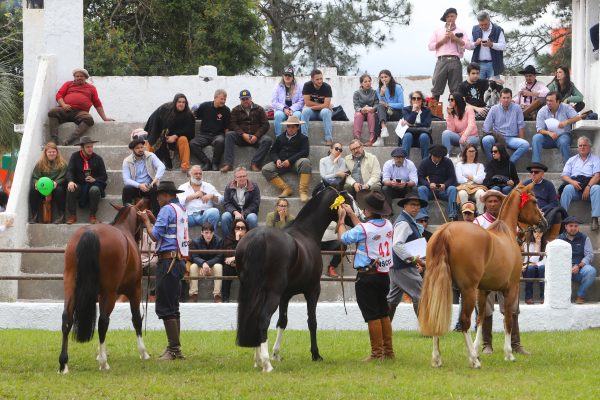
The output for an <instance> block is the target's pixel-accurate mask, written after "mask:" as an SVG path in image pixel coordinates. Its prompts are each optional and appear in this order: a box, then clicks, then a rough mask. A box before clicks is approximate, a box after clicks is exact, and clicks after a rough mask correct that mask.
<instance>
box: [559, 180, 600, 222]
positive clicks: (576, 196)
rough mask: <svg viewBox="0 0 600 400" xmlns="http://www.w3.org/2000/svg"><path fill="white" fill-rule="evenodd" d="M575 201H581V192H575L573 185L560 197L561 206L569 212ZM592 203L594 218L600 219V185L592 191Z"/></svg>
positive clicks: (593, 187)
mask: <svg viewBox="0 0 600 400" xmlns="http://www.w3.org/2000/svg"><path fill="white" fill-rule="evenodd" d="M573 200H581V192H578V191H577V190H575V188H574V187H573V185H567V186H565V188H564V190H563V192H562V194H561V195H560V206H561V207H562V208H564V209H565V210H567V212H569V206H570V205H571V201H573ZM590 202H591V203H592V217H600V185H594V186H592V188H591V189H590Z"/></svg>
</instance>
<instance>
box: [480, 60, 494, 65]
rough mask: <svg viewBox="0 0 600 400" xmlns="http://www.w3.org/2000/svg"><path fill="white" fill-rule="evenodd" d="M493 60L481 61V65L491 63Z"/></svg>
mask: <svg viewBox="0 0 600 400" xmlns="http://www.w3.org/2000/svg"><path fill="white" fill-rule="evenodd" d="M491 62H492V60H479V64H481V63H491Z"/></svg>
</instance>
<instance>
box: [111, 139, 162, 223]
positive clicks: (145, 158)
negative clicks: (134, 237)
mask: <svg viewBox="0 0 600 400" xmlns="http://www.w3.org/2000/svg"><path fill="white" fill-rule="evenodd" d="M144 143H145V142H144V139H134V140H132V141H131V143H129V149H130V150H131V152H132V153H131V154H130V155H129V156H127V157H125V159H124V160H123V167H122V174H123V193H122V195H121V197H122V200H123V205H125V204H133V203H135V199H136V198H140V197H145V198H147V199H148V200H150V208H151V210H152V212H153V213H154V215H158V212H159V210H160V207H159V206H158V201H157V200H156V188H157V187H158V184H159V183H160V180H161V179H162V177H163V174H164V173H165V164H163V163H162V162H161V161H160V160H159V159H158V157H157V156H156V155H155V154H154V153H151V152H149V151H145V145H144Z"/></svg>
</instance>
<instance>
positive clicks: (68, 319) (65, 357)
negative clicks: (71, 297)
mask: <svg viewBox="0 0 600 400" xmlns="http://www.w3.org/2000/svg"><path fill="white" fill-rule="evenodd" d="M72 326H73V306H72V302H71V301H68V300H65V309H64V311H63V314H62V348H61V351H60V356H59V357H58V363H59V369H58V372H59V373H61V374H68V373H69V366H68V362H69V353H68V348H69V332H70V331H71V327H72Z"/></svg>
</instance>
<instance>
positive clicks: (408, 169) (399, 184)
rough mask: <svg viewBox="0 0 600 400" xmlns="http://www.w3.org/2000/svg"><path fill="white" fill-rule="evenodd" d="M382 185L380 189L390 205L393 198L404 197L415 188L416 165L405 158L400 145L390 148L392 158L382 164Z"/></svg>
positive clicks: (417, 178)
mask: <svg viewBox="0 0 600 400" xmlns="http://www.w3.org/2000/svg"><path fill="white" fill-rule="evenodd" d="M382 178H383V186H382V188H381V191H382V192H383V194H384V195H385V199H386V200H387V202H388V203H389V204H390V205H391V204H392V201H393V199H396V198H401V197H405V196H406V195H408V194H410V193H411V192H413V191H414V190H415V188H416V187H417V182H418V181H419V177H418V175H417V167H416V166H415V164H414V163H413V162H412V161H410V160H409V159H407V158H406V151H405V150H404V149H403V148H401V147H396V148H395V149H394V150H392V159H391V160H387V161H386V162H385V164H383V177H382Z"/></svg>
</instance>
